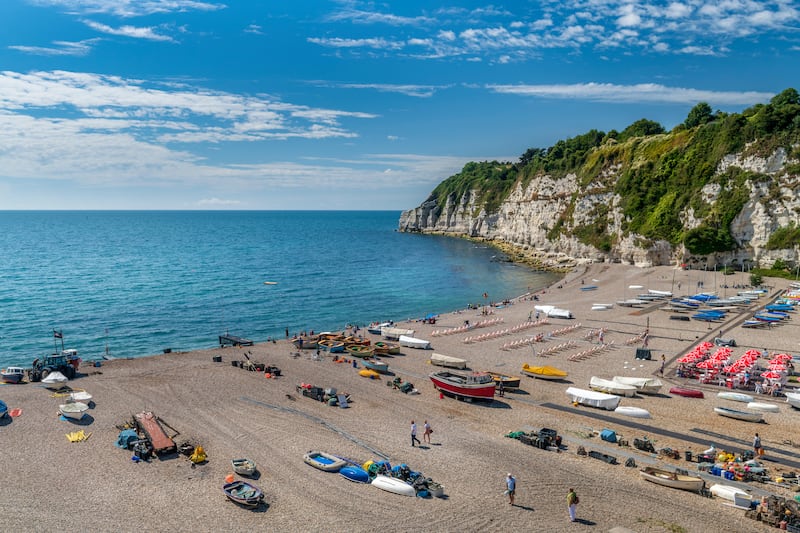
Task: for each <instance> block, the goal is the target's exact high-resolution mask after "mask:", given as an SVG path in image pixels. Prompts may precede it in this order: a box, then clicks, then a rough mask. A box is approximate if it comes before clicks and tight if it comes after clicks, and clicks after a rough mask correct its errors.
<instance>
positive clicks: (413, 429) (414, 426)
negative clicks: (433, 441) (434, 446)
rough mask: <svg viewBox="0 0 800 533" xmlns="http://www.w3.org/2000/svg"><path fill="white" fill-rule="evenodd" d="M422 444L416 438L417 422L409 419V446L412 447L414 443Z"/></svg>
mask: <svg viewBox="0 0 800 533" xmlns="http://www.w3.org/2000/svg"><path fill="white" fill-rule="evenodd" d="M415 442H416V443H417V444H422V443H421V442H420V441H419V439H418V438H417V424H416V423H415V422H414V421H413V420H412V421H411V447H412V448H413V447H414V443H415Z"/></svg>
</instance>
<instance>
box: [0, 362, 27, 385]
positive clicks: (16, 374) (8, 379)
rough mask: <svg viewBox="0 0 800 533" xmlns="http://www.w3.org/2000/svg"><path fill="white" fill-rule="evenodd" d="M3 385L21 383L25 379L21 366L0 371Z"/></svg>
mask: <svg viewBox="0 0 800 533" xmlns="http://www.w3.org/2000/svg"><path fill="white" fill-rule="evenodd" d="M0 379H2V380H3V383H22V381H24V379H25V369H24V368H22V367H21V366H10V367H8V368H4V369H3V370H2V371H0Z"/></svg>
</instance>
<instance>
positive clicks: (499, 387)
mask: <svg viewBox="0 0 800 533" xmlns="http://www.w3.org/2000/svg"><path fill="white" fill-rule="evenodd" d="M505 394H506V387H505V385H503V380H502V379H501V380H500V383H498V384H497V395H498V396H505Z"/></svg>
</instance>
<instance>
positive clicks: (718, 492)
mask: <svg viewBox="0 0 800 533" xmlns="http://www.w3.org/2000/svg"><path fill="white" fill-rule="evenodd" d="M708 491H709V492H710V493H711V494H713V495H714V496H716V497H717V498H721V499H723V500H728V501H731V502H732V501H734V500H735V499H736V494H739V495H740V496H747V497H750V495H749V494H747V492H746V491H744V490H742V489H740V488H739V487H733V486H731V485H721V484H719V483H717V484H714V485H711V486H710V487H709V488H708Z"/></svg>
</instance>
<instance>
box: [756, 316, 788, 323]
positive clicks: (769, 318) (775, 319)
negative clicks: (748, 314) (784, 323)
mask: <svg viewBox="0 0 800 533" xmlns="http://www.w3.org/2000/svg"><path fill="white" fill-rule="evenodd" d="M753 318H755V319H756V320H760V321H761V322H780V321H781V320H783V319H782V318H778V317H774V316H766V315H754V316H753Z"/></svg>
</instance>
